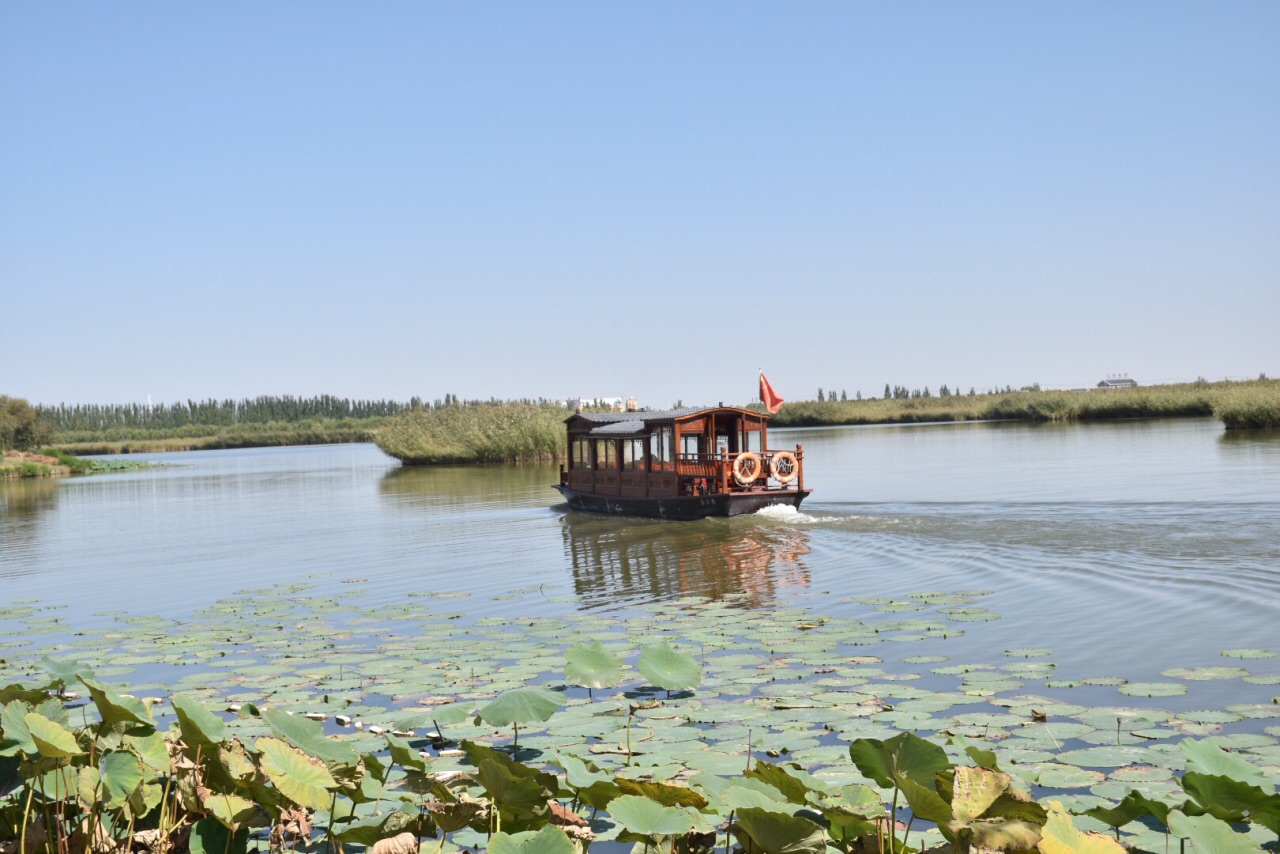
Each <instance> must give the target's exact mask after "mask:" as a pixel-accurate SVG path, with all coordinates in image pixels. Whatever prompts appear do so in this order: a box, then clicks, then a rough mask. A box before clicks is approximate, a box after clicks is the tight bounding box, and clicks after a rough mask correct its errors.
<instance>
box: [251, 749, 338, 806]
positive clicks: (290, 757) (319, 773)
mask: <svg viewBox="0 0 1280 854" xmlns="http://www.w3.org/2000/svg"><path fill="white" fill-rule="evenodd" d="M254 748H255V749H257V750H258V752H259V753H261V754H262V762H261V767H262V771H263V773H265V774H266V775H267V777H268V778H269V779H270V780H271V782H272V783H274V784H275V787H276V788H277V789H279V790H280V792H281V793H282V794H283V795H284V796H285V797H287V798H288V799H289V800H291V801H293V802H294V803H296V804H298V805H300V806H304V807H310V808H311V809H317V810H323V809H328V808H329V805H330V803H331V801H332V798H331V795H330V790H331V789H336V788H337V786H338V783H337V781H336V780H334V778H333V775H331V774H330V773H329V770H328V769H327V768H326V767H325V766H324V763H323V762H321V761H320V760H319V759H315V758H313V757H311V756H308V755H307V754H306V753H304V752H303V751H302V750H300V749H298V748H297V747H294V746H293V745H291V744H288V743H286V742H284V741H281V740H279V739H276V738H260V739H258V740H257V741H255V742H254Z"/></svg>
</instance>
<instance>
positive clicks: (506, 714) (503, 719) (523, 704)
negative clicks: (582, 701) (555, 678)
mask: <svg viewBox="0 0 1280 854" xmlns="http://www.w3.org/2000/svg"><path fill="white" fill-rule="evenodd" d="M563 703H564V695H562V694H558V693H556V692H555V691H548V690H547V689H546V688H515V689H513V690H511V691H507V692H505V693H503V694H500V695H499V696H498V697H497V699H495V700H493V702H491V703H488V704H487V705H485V706H484V707H482V708H481V709H480V711H479V715H480V718H481V719H482V720H483V721H484V722H485V723H487V724H491V725H492V726H510V725H511V724H528V723H540V722H541V721H545V720H548V719H549V718H550V717H551V716H552V715H553V714H555V711H556V709H558V708H560V706H561V705H562V704H563Z"/></svg>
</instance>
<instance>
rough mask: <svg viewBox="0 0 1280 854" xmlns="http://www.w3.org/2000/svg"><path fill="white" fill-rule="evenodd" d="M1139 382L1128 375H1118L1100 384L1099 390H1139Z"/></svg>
mask: <svg viewBox="0 0 1280 854" xmlns="http://www.w3.org/2000/svg"><path fill="white" fill-rule="evenodd" d="M1137 387H1138V383H1137V380H1134V379H1131V378H1130V377H1129V375H1128V374H1116V375H1114V376H1110V377H1107V378H1106V379H1105V380H1103V381H1102V382H1100V383H1098V388H1137Z"/></svg>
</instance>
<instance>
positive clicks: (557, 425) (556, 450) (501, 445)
mask: <svg viewBox="0 0 1280 854" xmlns="http://www.w3.org/2000/svg"><path fill="white" fill-rule="evenodd" d="M570 414H571V413H570V411H569V410H568V409H566V408H565V407H563V406H559V405H555V404H531V403H494V404H490V403H484V404H478V405H469V406H445V407H441V408H439V409H431V410H420V411H417V412H410V413H405V414H404V415H399V416H396V417H395V418H393V419H391V421H390V423H388V424H387V426H385V427H383V428H382V429H380V430H378V431H377V433H376V435H375V441H376V442H377V443H378V447H379V448H381V449H382V450H383V451H384V452H385V453H387V454H389V455H390V456H393V457H395V458H396V459H398V460H400V461H401V462H404V463H408V464H410V465H428V464H440V463H498V462H507V463H523V462H539V461H542V462H548V461H553V460H557V459H560V458H562V457H563V456H564V453H565V432H564V421H565V419H566V418H568V417H569V415H570Z"/></svg>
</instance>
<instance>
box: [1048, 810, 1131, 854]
mask: <svg viewBox="0 0 1280 854" xmlns="http://www.w3.org/2000/svg"><path fill="white" fill-rule="evenodd" d="M1039 851H1040V852H1041V854H1125V848H1124V846H1123V845H1121V844H1120V843H1119V842H1117V841H1115V840H1114V839H1112V838H1111V837H1109V836H1103V835H1102V834H1098V833H1083V832H1081V831H1080V830H1078V829H1077V828H1076V826H1075V824H1073V823H1072V820H1071V815H1070V814H1069V813H1068V812H1067V811H1066V810H1065V809H1064V808H1063V806H1062V803H1061V802H1059V801H1049V811H1048V819H1047V821H1046V822H1045V825H1044V829H1043V830H1042V831H1041V835H1040V843H1039Z"/></svg>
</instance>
